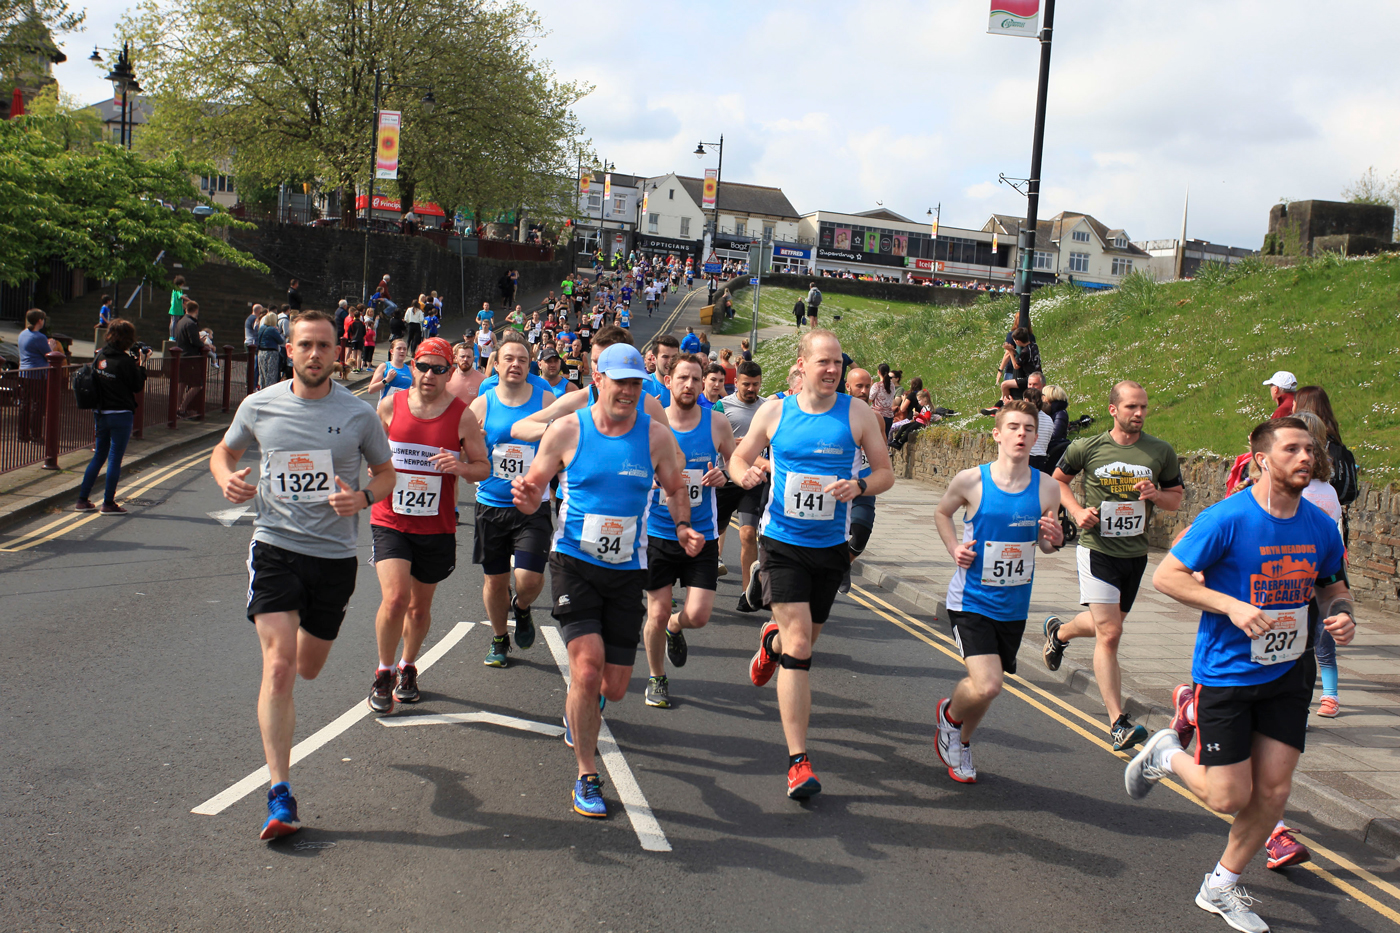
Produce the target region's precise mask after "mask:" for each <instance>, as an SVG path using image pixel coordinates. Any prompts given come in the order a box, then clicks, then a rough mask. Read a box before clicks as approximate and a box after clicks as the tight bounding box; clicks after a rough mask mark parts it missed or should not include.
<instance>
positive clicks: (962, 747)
mask: <svg viewBox="0 0 1400 933" xmlns="http://www.w3.org/2000/svg"><path fill="white" fill-rule="evenodd" d="M955 754H956V755H957V756H958V757H957V762H958V763H957V764H956V765H954V766H951V767H949V768H948V777H950V778H952V779H953V780H955V781H957V782H958V783H959V784H976V783H977V769H976V768H975V767H973V765H972V746H971V745H969V744H968V743H966V742H959V743H958V748H957V751H956V752H955Z"/></svg>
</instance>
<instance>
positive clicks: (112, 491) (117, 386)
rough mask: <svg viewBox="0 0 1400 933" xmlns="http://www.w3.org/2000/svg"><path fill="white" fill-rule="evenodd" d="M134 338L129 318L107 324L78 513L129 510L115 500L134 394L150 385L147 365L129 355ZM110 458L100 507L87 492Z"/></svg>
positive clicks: (95, 364)
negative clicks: (94, 439)
mask: <svg viewBox="0 0 1400 933" xmlns="http://www.w3.org/2000/svg"><path fill="white" fill-rule="evenodd" d="M135 343H136V328H135V327H134V326H132V324H131V322H130V321H124V320H122V319H121V318H115V319H113V321H112V323H111V324H109V325H108V326H107V342H106V343H105V344H103V346H102V349H101V350H99V351H98V352H97V356H96V357H95V358H94V359H93V361H92V377H93V379H92V381H93V389H94V390H95V398H94V400H93V401H94V405H93V408H92V413H93V418H94V420H95V421H96V422H97V446H96V447H95V448H94V449H93V452H92V459H91V460H90V461H88V466H87V472H86V473H84V474H83V481H82V484H81V485H79V486H78V504H77V505H76V506H75V510H76V511H79V512H101V513H102V514H103V515H124V514H126V509H124V508H122V507H121V506H119V505H117V498H116V497H117V481H118V480H119V479H121V475H122V458H123V457H124V456H126V445H127V442H128V441H130V440H131V427H132V424H133V423H134V421H135V418H136V393H137V392H140V391H141V390H142V389H144V388H145V386H146V369H145V367H143V366H141V365H140V364H139V363H137V362H136V360H135V359H134V358H133V357H132V355H131V347H132V345H133V344H135ZM103 461H106V463H107V485H106V488H105V489H104V490H103V492H104V495H103V497H102V507H101V508H98V507H97V506H95V505H93V504H92V500H91V499H89V498H88V497H89V496H90V495H92V487H93V486H94V485H95V484H96V483H97V471H98V470H100V469H101V468H102V463H103Z"/></svg>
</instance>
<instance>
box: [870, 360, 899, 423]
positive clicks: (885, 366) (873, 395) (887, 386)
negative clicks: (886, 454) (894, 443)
mask: <svg viewBox="0 0 1400 933" xmlns="http://www.w3.org/2000/svg"><path fill="white" fill-rule="evenodd" d="M875 371H876V372H877V373H879V376H880V378H878V379H876V380H875V382H874V384H873V385H871V387H870V407H871V408H873V409H875V414H876V415H878V416H879V418H880V420H881V421H883V422H884V424H885V437H887V438H888V437H889V436H890V425H892V424H894V401H895V391H896V389H895V383H894V379H893V378H892V377H891V376H890V364H889V363H881V364H880V365H879V366H877V367H876V370H875Z"/></svg>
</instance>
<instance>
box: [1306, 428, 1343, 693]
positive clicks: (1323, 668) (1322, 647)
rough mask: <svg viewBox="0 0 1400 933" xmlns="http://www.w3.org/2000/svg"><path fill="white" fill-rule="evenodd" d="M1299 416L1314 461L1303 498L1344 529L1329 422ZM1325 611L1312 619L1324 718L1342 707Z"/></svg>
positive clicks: (1333, 646)
mask: <svg viewBox="0 0 1400 933" xmlns="http://www.w3.org/2000/svg"><path fill="white" fill-rule="evenodd" d="M1297 415H1298V418H1299V419H1301V420H1302V422H1303V423H1304V424H1305V425H1307V426H1308V433H1309V434H1311V435H1312V442H1313V463H1312V472H1311V477H1310V479H1309V481H1308V485H1307V486H1306V487H1305V488H1304V489H1303V498H1304V499H1307V500H1308V501H1309V502H1311V503H1312V504H1313V505H1315V506H1317V507H1318V508H1319V509H1322V511H1324V512H1326V513H1327V517H1328V518H1330V519H1332V521H1334V522H1336V523H1337V532H1338V533H1341V531H1342V503H1341V500H1340V499H1338V498H1337V490H1336V489H1334V488H1333V487H1332V483H1331V479H1332V458H1331V457H1328V456H1326V455H1325V454H1324V453H1323V451H1325V450H1327V447H1328V445H1329V443H1330V441H1331V437H1330V433H1331V432H1330V430H1329V429H1328V426H1327V423H1326V422H1325V421H1323V419H1322V418H1321V417H1319V416H1318V415H1317V414H1316V413H1315V412H1311V411H1301V412H1298V413H1297ZM1323 615H1324V613H1321V612H1319V613H1317V614H1316V619H1315V621H1314V622H1313V632H1312V635H1313V653H1314V654H1315V655H1316V656H1317V674H1318V679H1320V680H1321V681H1322V700H1321V702H1320V703H1319V705H1318V708H1317V715H1319V716H1321V717H1322V718H1324V719H1334V718H1336V716H1337V714H1338V713H1340V712H1341V711H1342V697H1341V694H1340V692H1339V691H1338V687H1337V684H1338V680H1339V678H1338V672H1337V642H1336V640H1335V639H1334V638H1333V637H1332V633H1331V632H1329V631H1327V628H1326V626H1324V625H1323V624H1322V617H1323Z"/></svg>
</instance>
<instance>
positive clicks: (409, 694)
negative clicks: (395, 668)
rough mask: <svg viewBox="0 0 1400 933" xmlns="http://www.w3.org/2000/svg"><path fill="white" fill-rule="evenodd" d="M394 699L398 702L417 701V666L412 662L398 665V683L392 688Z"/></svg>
mask: <svg viewBox="0 0 1400 933" xmlns="http://www.w3.org/2000/svg"><path fill="white" fill-rule="evenodd" d="M394 699H396V700H398V701H399V702H400V703H417V702H418V700H419V699H420V697H419V694H418V668H417V667H416V666H415V665H412V664H400V665H399V685H398V686H397V687H395V688H394Z"/></svg>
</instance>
